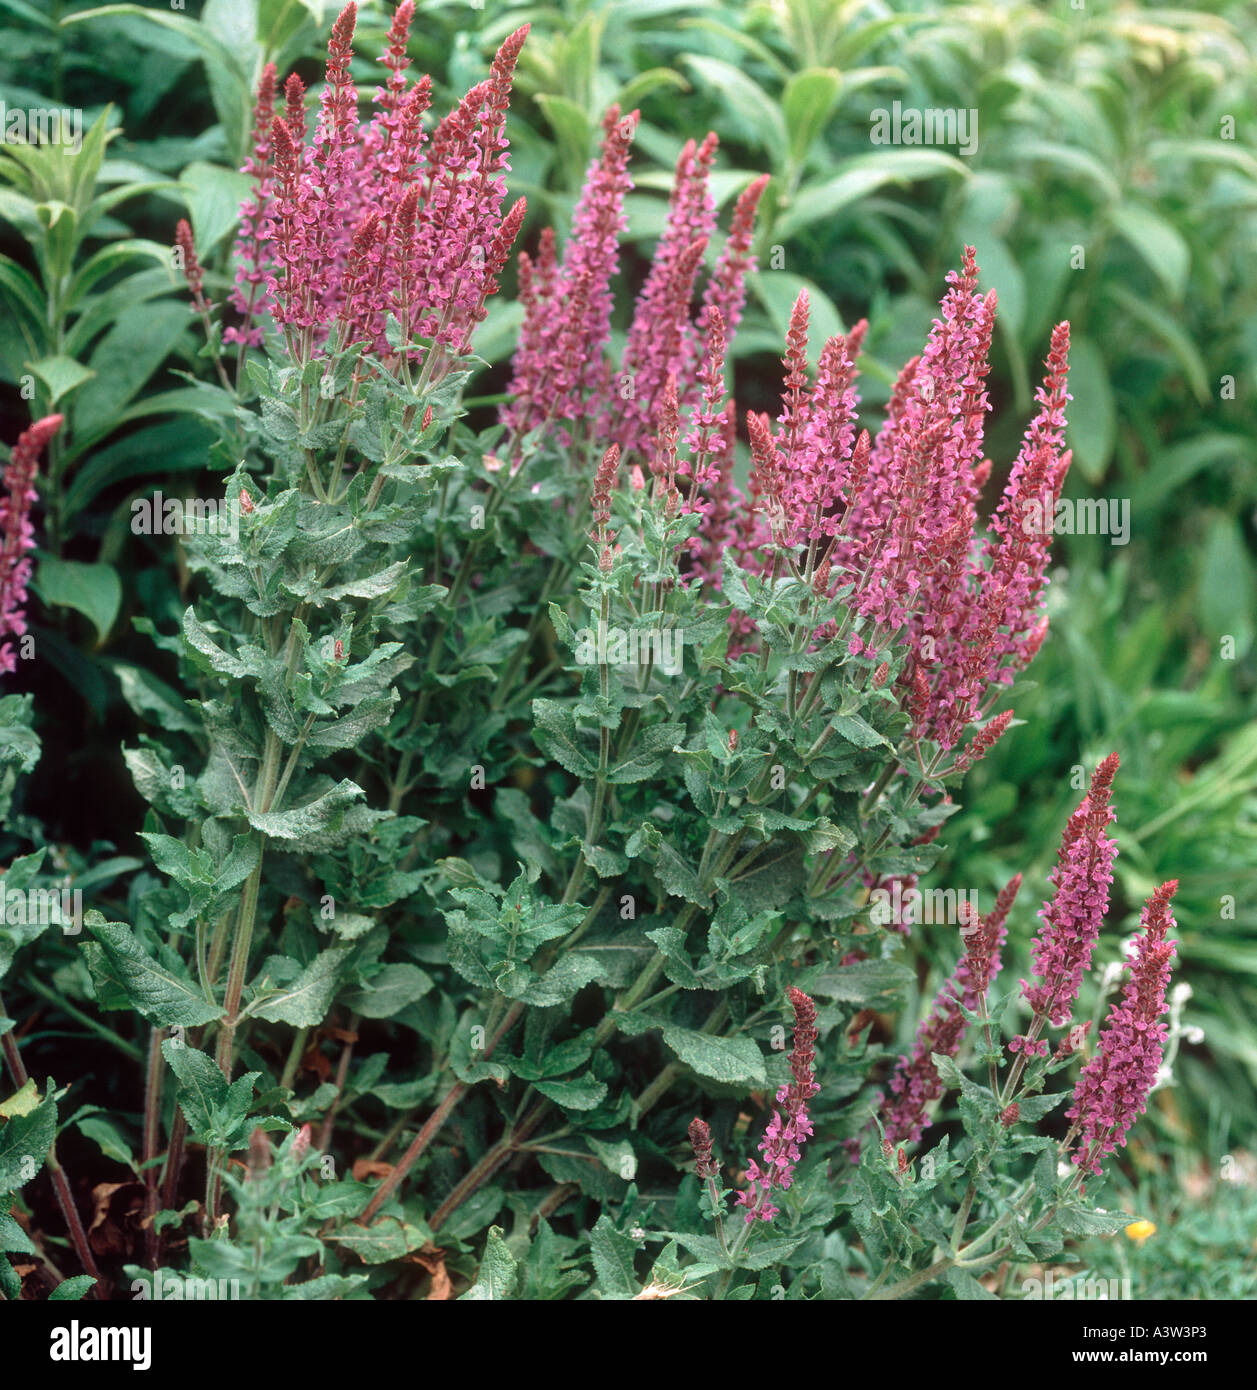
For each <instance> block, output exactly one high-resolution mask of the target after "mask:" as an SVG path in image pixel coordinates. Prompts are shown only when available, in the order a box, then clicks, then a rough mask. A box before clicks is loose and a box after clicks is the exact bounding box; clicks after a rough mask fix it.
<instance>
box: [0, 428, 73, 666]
mask: <svg viewBox="0 0 1257 1390" xmlns="http://www.w3.org/2000/svg"><path fill="white" fill-rule="evenodd" d="M63 423H64V416H61V415H45V416H44V418H43V419H42V420H36V421H35V423H34V424H33V425H31V426H30V427H29V428H28V429H26V430H24V431H23V432H22V433H21V434H20V435H19V436H18V441H17V443H16V444H15V445H14V446H13V452H12V453H11V455H10V456H9V463H8V467H6V468H5V470H4V492H3V494H0V638H3V637H6V636H13V637H21V636H22V635H23V634H24V633H25V632H26V613H25V608H26V586H27V584H28V583H29V582H30V577H31V562H30V558H29V555H28V553H27V552H28V551H30V550H32V549H34V546H35V528H34V527H33V526H32V525H31V504H32V503H33V502H35V501H36V500H38V498H37V494H36V492H35V474H36V473H37V472H38V470H39V460H40V456H41V455H42V454H43V452H44V450H45V449H46V448H47V447H48V445H49V443H50V441H51V440H52V438H53V436H54V435H55V434H56V433H57V431H58V430H59V429H60V428H61V426H62V424H63ZM16 665H17V661H16V658H15V657H14V654H13V649H12V648H11V647H10V645H9V644H8V643H7V642H4V643H3V644H2V645H0V672H4V673H6V674H7V673H9V672H12V671H13V670H14V668H15V666H16Z"/></svg>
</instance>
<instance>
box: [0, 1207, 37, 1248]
mask: <svg viewBox="0 0 1257 1390" xmlns="http://www.w3.org/2000/svg"><path fill="white" fill-rule="evenodd" d="M0 1250H7V1251H10V1252H12V1253H13V1254H17V1255H34V1254H35V1253H36V1251H35V1246H34V1244H33V1243H32V1241H31V1238H30V1236H28V1235H27V1234H26V1232H25V1231H24V1230H23V1229H22V1228H21V1226H19V1225H18V1224H17V1222H16V1221H14V1219H13V1218H12V1217H11V1216H8V1215H6V1214H5V1213H3V1212H0Z"/></svg>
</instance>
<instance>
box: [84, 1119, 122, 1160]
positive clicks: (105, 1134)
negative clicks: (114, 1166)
mask: <svg viewBox="0 0 1257 1390" xmlns="http://www.w3.org/2000/svg"><path fill="white" fill-rule="evenodd" d="M78 1127H79V1130H80V1132H81V1133H82V1134H84V1135H85V1136H86V1137H87V1138H88V1139H91V1140H92V1141H93V1142H94V1143H95V1144H97V1145H99V1147H100V1151H101V1153H103V1154H104V1155H105V1157H106V1158H112V1159H113V1160H114V1162H115V1163H121V1164H124V1165H125V1166H126V1167H128V1168H132V1169H133V1168H134V1167H135V1156H134V1155H133V1154H132V1152H131V1148H130V1145H129V1144H128V1143H127V1141H126V1139H125V1138H123V1136H122V1135H121V1134H120V1133H119V1132H118V1129H117V1127H116V1126H115V1125H114V1123H113V1121H112V1120H109V1119H107V1118H106V1117H105V1116H104V1115H85V1116H84V1117H83V1118H82V1119H81V1120H79V1121H78Z"/></svg>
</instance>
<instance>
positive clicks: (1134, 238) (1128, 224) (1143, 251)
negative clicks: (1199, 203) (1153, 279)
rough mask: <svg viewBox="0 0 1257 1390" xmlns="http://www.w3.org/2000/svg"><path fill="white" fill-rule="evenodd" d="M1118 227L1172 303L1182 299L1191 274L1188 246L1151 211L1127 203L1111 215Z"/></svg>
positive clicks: (1115, 209) (1168, 225) (1163, 220)
mask: <svg viewBox="0 0 1257 1390" xmlns="http://www.w3.org/2000/svg"><path fill="white" fill-rule="evenodd" d="M1109 215H1110V217H1111V219H1112V222H1113V225H1114V227H1115V228H1116V229H1117V230H1118V231H1119V232H1120V233H1121V235H1122V236H1123V237H1125V238H1126V240H1127V241H1128V242H1130V244H1131V245H1132V246H1133V247H1134V248H1135V250H1136V251H1138V252H1139V254H1140V256H1142V257H1143V259H1144V261H1145V263H1146V264H1147V266H1148V268H1149V269H1150V270H1151V271H1152V272H1153V274H1154V275H1156V276H1157V278H1158V279H1159V280H1160V281H1161V283H1162V285H1163V286H1164V287H1165V291H1166V293H1167V294H1168V295H1169V296H1170V298H1171V299H1173V300H1175V301H1177V300H1180V299H1182V297H1183V294H1184V291H1185V290H1186V289H1187V277H1188V275H1189V274H1190V272H1191V252H1190V251H1189V250H1188V249H1187V243H1186V242H1185V241H1184V240H1183V238H1182V237H1181V236H1180V235H1179V234H1178V232H1177V231H1175V229H1174V228H1173V227H1172V226H1171V225H1170V224H1169V223H1168V222H1167V221H1166V220H1165V219H1164V218H1163V217H1158V216H1157V214H1156V213H1155V212H1152V211H1150V210H1149V209H1148V208H1141V207H1135V206H1133V205H1132V204H1130V203H1123V204H1122V205H1121V206H1120V207H1116V208H1114V209H1113V211H1112V212H1111V213H1110V214H1109Z"/></svg>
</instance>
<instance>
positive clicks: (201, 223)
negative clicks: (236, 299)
mask: <svg viewBox="0 0 1257 1390" xmlns="http://www.w3.org/2000/svg"><path fill="white" fill-rule="evenodd" d="M250 186H251V185H250V182H249V178H248V176H247V175H246V174H240V173H237V172H236V170H235V169H224V168H223V167H222V166H221V165H218V164H205V163H202V162H201V161H200V160H196V161H195V162H193V163H192V164H189V165H188V167H187V168H186V169H185V170H184V171H183V173H182V174H181V175H180V177H179V187H180V189H181V190H182V191H183V196H184V201H185V202H186V203H187V205H188V220H189V221H190V222H191V223H192V235H193V239H194V241H195V243H196V250H197V255H198V256H199V257H200V259H201V261H202V263H206V262H208V261H209V259H210V257H211V256H212V254H213V253H214V252H215V251H216V250H217V249H218V244H219V242H221V241H223V240H224V239H225V238H226V237H227V235H228V233H230V232H231V231H232V230H233V228H234V227H235V225H236V223H237V222H238V221H239V220H240V204H241V202H242V201H243V200H244V199H245V198H247V197H248V195H249V189H250Z"/></svg>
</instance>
